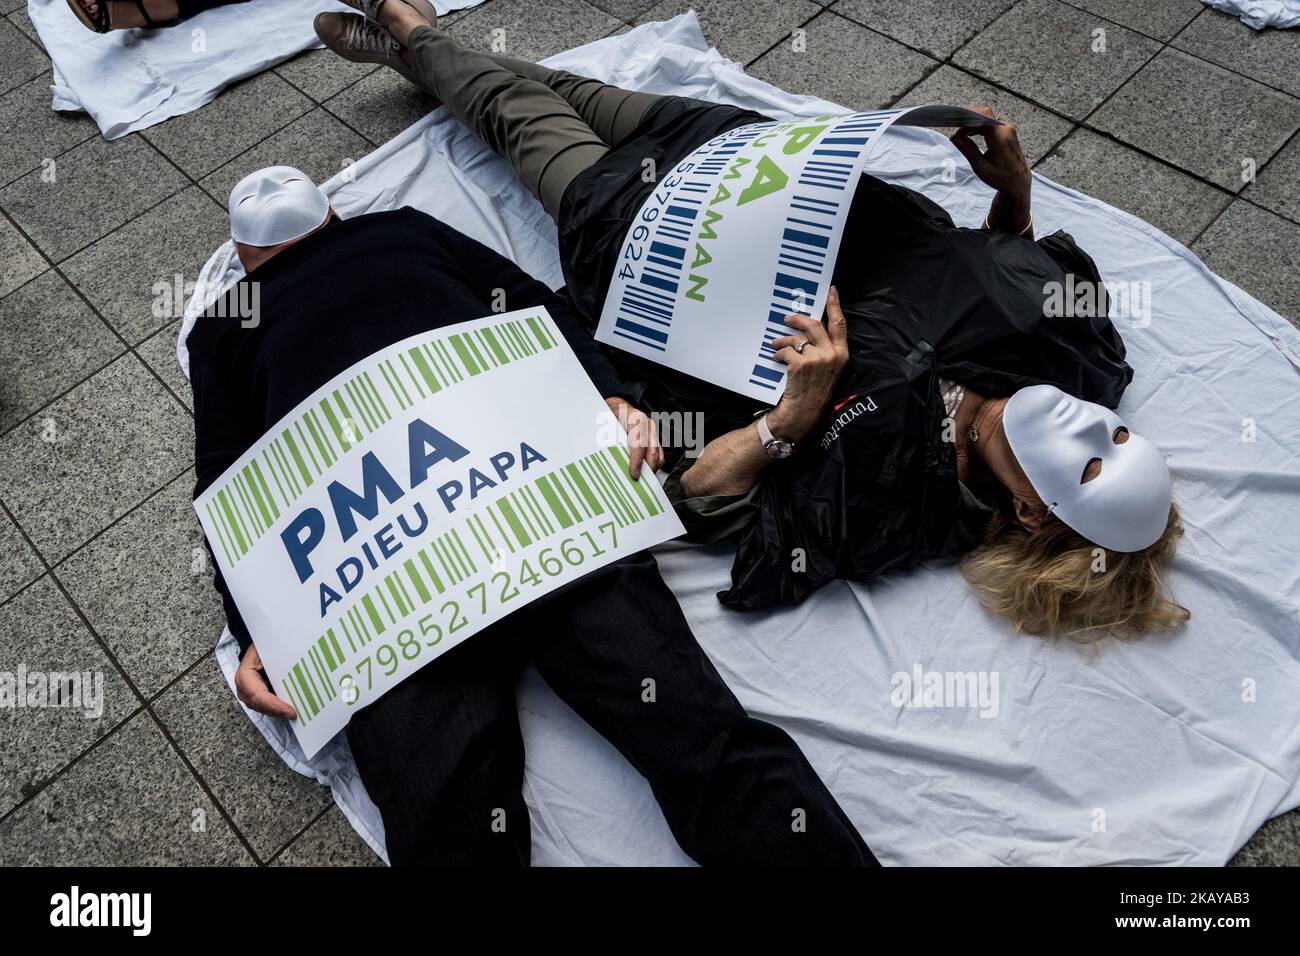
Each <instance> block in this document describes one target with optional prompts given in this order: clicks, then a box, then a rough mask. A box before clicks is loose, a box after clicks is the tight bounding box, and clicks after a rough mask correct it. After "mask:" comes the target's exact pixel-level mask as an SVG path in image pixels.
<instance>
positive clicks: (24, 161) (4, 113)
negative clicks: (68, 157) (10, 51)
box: [0, 71, 99, 184]
mask: <svg viewBox="0 0 1300 956" xmlns="http://www.w3.org/2000/svg"><path fill="white" fill-rule="evenodd" d="M51 76H52V74H51V73H49V72H48V71H46V72H45V73H42V74H41V75H40V76H38V77H36V78H35V79H34V80H29V81H28V82H26V83H24V84H22V85H21V86H19V87H18V88H17V89H14V90H10V91H9V92H8V93H6V94H5V95H4V96H0V129H3V130H4V136H0V184H6V183H10V182H12V181H13V180H15V179H17V178H18V177H19V176H21V175H22V174H23V173H26V172H30V171H31V170H33V169H36V168H37V167H38V166H40V165H41V163H42V161H44V160H46V159H49V158H52V157H55V156H58V155H59V154H60V153H62V152H64V151H65V150H68V149H71V148H72V147H73V146H76V145H77V144H78V143H84V142H85V141H86V140H88V139H90V138H91V137H92V136H96V135H98V133H99V131H98V129H96V127H95V124H94V121H92V120H91V119H90V117H89V116H87V115H86V114H85V113H56V112H54V110H52V109H50V77H51Z"/></svg>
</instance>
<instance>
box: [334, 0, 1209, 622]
mask: <svg viewBox="0 0 1300 956" xmlns="http://www.w3.org/2000/svg"><path fill="white" fill-rule="evenodd" d="M351 5H353V6H357V5H358V4H356V3H354V4H351ZM366 9H367V16H368V17H369V21H363V19H362V18H360V17H355V16H351V15H348V14H321V15H320V16H319V17H318V18H317V20H316V25H317V34H318V35H319V36H320V37H321V39H322V40H323V41H324V42H325V43H326V44H327V45H328V46H330V47H331V48H332V49H334V50H335V52H337V53H339V54H340V55H342V56H345V57H347V58H349V59H354V60H364V61H368V62H379V63H385V64H387V65H389V66H391V67H393V68H394V69H396V70H398V71H399V72H401V73H402V74H403V75H404V76H407V77H408V78H410V79H412V80H413V81H414V82H416V83H418V84H419V85H421V86H422V87H424V88H425V89H426V90H428V91H429V92H430V93H431V94H432V95H434V96H435V97H437V98H438V99H439V100H441V101H442V102H443V103H444V104H445V105H446V106H447V107H448V108H449V109H450V110H451V112H452V114H453V115H454V116H456V118H457V119H459V120H460V121H461V122H463V123H465V124H466V125H467V126H468V127H469V128H470V129H471V130H473V131H474V132H475V133H477V134H478V135H479V136H480V137H481V138H482V139H483V140H484V142H486V143H487V144H488V145H489V146H490V147H491V148H493V149H494V150H496V151H497V152H498V153H500V154H501V155H502V156H504V157H505V158H507V159H508V160H510V162H511V163H512V164H513V165H514V167H515V169H516V171H517V173H518V174H519V176H520V178H521V179H522V181H523V182H524V184H525V185H526V186H527V187H528V188H529V189H530V190H531V191H532V192H533V194H534V195H535V196H537V197H538V199H539V200H540V201H541V202H542V204H543V205H544V206H545V208H546V210H547V211H548V212H549V213H550V214H551V216H552V217H553V218H554V219H555V221H556V223H557V225H558V227H559V238H560V261H561V265H562V267H563V269H564V274H565V278H566V280H567V282H568V289H569V293H570V295H571V296H572V297H573V298H574V301H575V303H576V304H577V306H578V309H579V311H580V312H581V313H582V314H583V316H584V318H585V319H586V320H587V322H588V324H589V325H594V324H595V323H596V322H597V321H598V319H599V316H600V314H601V311H602V306H603V304H604V298H605V295H606V292H607V290H608V288H609V283H610V278H611V277H612V276H613V275H614V272H615V269H616V268H617V265H618V261H619V256H620V254H621V253H622V250H623V247H624V245H625V238H626V236H627V234H628V230H629V229H630V227H631V225H632V223H633V219H634V217H635V216H636V215H637V214H638V212H639V211H640V208H641V206H642V204H643V202H644V201H645V199H646V197H647V196H649V194H650V192H651V191H652V190H653V189H654V188H655V182H654V181H653V179H651V181H649V182H647V181H646V177H644V175H643V173H644V170H645V168H646V164H647V162H653V164H654V167H653V168H655V169H658V170H665V171H667V170H672V169H673V168H674V167H675V166H676V165H677V164H678V163H679V162H680V161H681V160H682V159H683V158H684V157H686V156H687V155H689V154H690V153H691V152H692V151H693V150H694V149H695V148H697V147H698V146H700V145H702V144H703V143H705V142H707V141H709V140H710V139H712V138H713V137H715V136H717V135H718V134H720V133H723V132H725V131H727V130H730V129H734V128H736V127H739V126H743V125H746V124H750V123H758V122H767V121H769V118H768V117H765V116H762V115H760V114H757V113H753V112H750V111H746V110H741V109H737V108H735V107H731V106H723V105H716V104H709V103H704V102H700V101H696V100H690V99H685V98H682V97H672V96H668V97H659V96H651V95H649V94H645V93H639V92H632V91H627V90H620V89H617V88H615V87H612V86H608V85H606V84H603V83H600V82H598V81H596V80H592V79H588V78H583V77H578V76H574V75H572V74H569V73H565V72H563V71H556V70H548V69H545V68H543V67H539V66H537V65H536V64H533V63H527V62H524V61H520V60H513V59H509V58H506V57H500V56H492V55H488V54H482V53H477V52H474V51H471V50H467V49H465V48H464V47H462V46H461V45H460V44H458V43H457V42H456V41H455V40H454V39H453V38H452V37H450V36H448V35H447V34H446V33H444V32H442V31H441V30H439V29H437V24H436V18H433V19H431V18H429V17H428V16H426V15H424V14H422V13H420V12H419V11H417V10H416V9H415V7H414V6H413V5H412V3H411V2H407V0H382V2H378V3H370V4H367V8H366ZM981 109H982V111H983V112H985V113H986V115H989V116H991V115H992V113H991V112H990V111H988V110H987V108H981ZM973 136H982V137H984V139H985V143H986V146H987V151H985V152H981V150H980V149H979V147H978V146H977V145H976V144H975V142H974V141H973V139H972V137H973ZM953 143H954V145H955V146H956V147H957V148H958V149H959V150H960V151H961V153H962V154H963V155H964V156H965V157H966V159H967V160H968V161H969V162H970V164H971V167H972V169H973V170H974V171H975V173H976V174H977V175H978V176H979V178H980V179H982V180H983V181H984V182H985V183H987V184H988V185H989V186H991V187H993V188H994V189H995V190H997V194H996V196H995V198H994V200H993V203H992V206H991V208H990V209H989V213H988V216H987V217H986V219H985V222H984V225H983V227H982V228H981V229H958V228H956V227H955V226H954V224H953V222H952V220H951V218H949V217H948V215H947V214H946V213H945V212H944V211H943V209H942V208H940V207H939V206H938V205H936V204H935V203H933V202H931V201H929V200H927V199H925V198H924V197H923V196H921V195H920V194H918V193H915V192H912V191H910V190H906V189H903V188H901V187H895V186H890V185H888V184H886V183H884V182H882V181H880V180H878V179H875V178H874V177H871V176H868V175H864V176H863V177H862V179H861V182H860V184H859V186H858V188H857V190H856V193H855V195H854V200H853V204H852V206H851V210H850V214H849V218H848V224H847V227H846V230H845V236H844V239H843V242H842V245H841V249H840V253H839V258H838V260H837V262H836V268H835V274H834V280H833V281H834V283H835V286H836V288H837V289H838V293H837V294H833V295H832V296H831V299H830V304H829V306H828V309H827V313H828V317H829V325H828V327H827V326H823V324H822V323H821V322H818V321H817V320H815V319H813V318H810V317H806V316H790V317H788V318H787V320H786V322H787V324H788V325H789V326H790V327H791V331H790V334H789V335H788V336H786V337H784V338H780V339H778V340H777V341H776V342H775V343H774V345H775V348H776V349H777V351H776V355H775V357H776V359H777V360H778V361H780V362H783V363H785V364H786V365H787V366H788V374H787V386H786V390H785V393H784V395H783V397H782V398H781V400H780V402H779V403H778V404H777V405H776V407H775V408H772V409H770V410H768V409H765V408H762V407H757V406H756V403H754V402H753V401H751V400H748V399H743V398H739V397H738V396H737V395H735V394H734V393H731V392H728V391H725V390H723V389H720V388H717V387H714V386H711V385H709V384H707V383H704V382H701V381H699V380H696V379H693V378H690V377H688V376H685V375H682V374H679V373H676V372H674V371H672V370H669V369H666V368H665V367H663V366H659V365H656V364H653V363H648V362H643V361H641V360H639V359H631V358H630V357H628V358H626V359H619V361H622V362H625V367H628V368H629V369H630V372H629V377H633V378H636V379H638V380H639V381H640V383H641V385H642V388H641V390H640V391H639V392H638V395H637V396H636V397H637V398H638V401H640V402H641V404H643V405H644V406H646V407H649V408H652V409H655V410H661V409H672V410H677V411H679V412H683V413H686V414H690V413H694V412H697V411H698V412H701V413H702V414H704V415H705V416H706V438H710V439H711V440H710V441H709V442H708V444H707V445H706V447H705V448H704V450H703V452H702V454H700V456H699V457H698V459H696V460H694V461H692V460H690V459H688V458H685V457H683V458H682V459H680V460H679V461H678V462H677V464H676V467H675V468H674V470H673V473H672V475H671V476H670V478H669V481H668V488H669V492H670V494H671V495H672V497H673V498H674V500H675V503H676V504H677V506H678V511H679V513H681V514H682V517H683V520H684V521H685V522H686V523H687V526H688V528H690V529H691V530H692V532H693V533H694V534H695V535H696V536H697V537H700V538H703V539H706V540H717V539H720V538H724V537H730V538H734V539H736V541H737V543H738V548H737V555H736V562H735V565H734V566H733V568H732V587H731V589H730V590H728V591H725V592H722V593H721V594H720V595H719V597H720V599H721V600H722V601H723V602H724V603H726V604H728V605H730V606H733V607H742V608H755V607H767V606H772V605H776V604H782V603H791V602H796V601H799V600H802V599H803V598H804V597H806V596H807V595H808V594H810V593H811V592H812V591H813V590H815V589H816V588H818V587H820V586H821V585H823V584H825V583H826V582H827V581H829V580H832V579H834V578H837V577H838V578H848V579H851V580H858V581H866V580H870V579H871V578H873V577H874V576H876V575H878V574H880V573H882V572H885V571H890V570H900V569H904V570H905V569H908V568H912V567H915V566H916V565H917V564H919V563H920V562H922V561H924V560H927V559H929V558H933V557H941V556H955V555H963V554H968V555H969V556H968V557H967V560H966V562H965V571H966V574H967V577H968V579H969V580H970V582H971V583H972V585H973V586H974V587H975V589H976V591H977V592H978V594H979V596H980V598H981V599H982V600H983V601H984V603H985V604H986V606H988V607H989V608H990V609H992V610H994V611H996V612H998V613H1001V614H1003V615H1005V616H1006V617H1008V618H1009V619H1010V620H1011V622H1012V623H1013V625H1014V626H1015V627H1017V628H1020V629H1023V630H1026V631H1030V632H1034V633H1046V632H1064V633H1068V634H1071V635H1072V636H1075V637H1076V638H1080V639H1090V638H1096V637H1100V636H1102V635H1104V634H1107V633H1118V632H1124V631H1130V632H1141V631H1145V630H1148V629H1153V628H1171V627H1177V626H1179V625H1180V624H1181V623H1182V622H1184V621H1185V620H1187V618H1188V616H1189V614H1188V611H1187V610H1186V609H1185V608H1183V607H1181V606H1180V605H1178V604H1176V603H1174V602H1173V601H1172V600H1171V599H1170V598H1169V597H1168V596H1166V594H1165V593H1164V585H1163V580H1162V574H1161V569H1162V567H1163V566H1164V565H1165V564H1166V563H1167V562H1168V561H1169V560H1170V559H1171V558H1172V556H1173V553H1174V550H1175V547H1176V544H1177V540H1178V538H1179V537H1180V535H1181V533H1182V526H1181V524H1180V521H1179V517H1178V510H1177V507H1176V506H1175V505H1174V503H1173V498H1172V481H1171V478H1170V475H1169V471H1168V468H1167V466H1166V465H1165V462H1164V458H1163V456H1162V455H1161V453H1160V451H1159V449H1157V448H1156V447H1155V446H1154V445H1153V444H1151V443H1150V442H1149V441H1147V440H1145V439H1143V438H1141V437H1140V436H1138V435H1136V434H1134V433H1132V432H1131V431H1129V429H1128V428H1127V427H1126V426H1125V424H1124V422H1123V420H1122V419H1121V418H1120V417H1119V416H1118V415H1116V414H1115V413H1114V412H1113V411H1112V409H1113V408H1115V407H1116V406H1117V405H1118V404H1119V401H1120V397H1121V396H1122V395H1123V392H1124V389H1125V387H1126V386H1127V385H1128V383H1129V382H1130V381H1131V380H1132V376H1133V371H1132V369H1131V368H1130V367H1129V366H1128V364H1127V363H1126V362H1125V361H1124V355H1125V350H1124V343H1123V342H1122V340H1121V339H1120V336H1119V333H1118V331H1117V330H1116V328H1115V327H1114V325H1113V324H1112V323H1111V321H1110V319H1109V318H1108V317H1107V306H1106V297H1105V289H1104V286H1103V284H1102V281H1101V277H1100V276H1099V275H1098V273H1097V270H1096V266H1095V265H1094V264H1093V262H1092V259H1091V258H1090V257H1089V256H1088V255H1087V254H1086V253H1084V252H1083V250H1081V249H1080V248H1079V247H1078V246H1077V245H1076V244H1075V243H1074V240H1073V239H1072V238H1071V237H1070V236H1069V235H1067V234H1066V233H1064V232H1058V233H1056V234H1055V235H1052V236H1048V237H1046V238H1044V239H1041V240H1039V241H1037V242H1035V241H1034V238H1033V219H1032V216H1031V215H1030V186H1031V181H1032V177H1031V175H1030V172H1029V168H1028V165H1027V163H1026V161H1025V158H1024V154H1023V153H1022V151H1021V149H1020V146H1019V142H1018V140H1017V136H1016V130H1015V127H1014V126H1013V125H1011V124H1002V125H997V126H991V127H980V128H972V129H963V130H959V131H958V132H957V133H956V134H954V136H953ZM721 241H725V236H724V237H723V238H722V240H721ZM1054 289H1060V290H1071V291H1073V290H1082V291H1091V292H1092V299H1091V300H1090V301H1089V300H1088V299H1086V298H1084V299H1081V300H1080V301H1079V302H1076V301H1074V300H1073V299H1072V300H1071V301H1070V302H1068V303H1066V308H1065V309H1064V314H1054V313H1053V310H1052V308H1051V293H1052V290H1054ZM1076 306H1078V307H1077V308H1076Z"/></svg>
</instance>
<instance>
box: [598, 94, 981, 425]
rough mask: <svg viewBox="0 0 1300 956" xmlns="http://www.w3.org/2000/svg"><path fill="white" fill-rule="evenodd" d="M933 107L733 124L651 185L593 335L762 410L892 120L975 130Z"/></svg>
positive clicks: (965, 115)
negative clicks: (789, 320) (782, 353)
mask: <svg viewBox="0 0 1300 956" xmlns="http://www.w3.org/2000/svg"><path fill="white" fill-rule="evenodd" d="M997 122H998V121H997V120H993V119H990V118H988V117H986V116H982V115H981V114H978V113H973V112H971V111H969V110H963V109H957V108H954V107H945V106H925V107H912V108H909V109H893V110H878V111H875V112H870V113H853V114H849V115H845V116H824V117H818V118H815V119H800V120H794V121H791V122H784V123H778V122H775V121H772V122H766V123H755V124H752V125H749V126H741V127H738V128H736V129H733V130H729V131H728V132H725V133H722V134H720V135H719V136H716V137H714V138H713V139H711V140H710V141H709V142H707V143H705V144H704V145H703V146H701V147H699V148H698V149H696V150H695V151H694V152H693V153H691V154H690V155H689V156H687V157H686V158H685V159H683V160H682V161H681V162H680V163H678V164H677V165H676V166H675V167H673V169H672V170H670V171H669V172H668V173H667V174H666V175H665V176H664V177H663V178H662V179H661V180H660V181H659V182H658V183H657V184H656V186H655V188H654V190H653V191H652V192H651V194H650V196H649V197H648V198H647V199H646V201H645V203H644V204H643V205H642V206H641V209H640V210H639V211H638V213H637V215H636V217H635V218H634V219H633V222H632V226H631V228H630V229H629V231H628V234H627V236H626V237H625V239H624V244H623V250H622V253H621V255H620V256H619V260H618V266H617V267H616V269H615V272H614V276H613V278H612V280H611V281H610V286H609V292H608V294H607V295H606V297H605V304H604V307H603V310H602V312H601V317H600V324H599V327H598V328H597V332H596V338H597V339H598V340H599V341H601V342H604V343H606V344H608V345H612V346H616V347H618V348H620V349H623V350H625V351H628V352H631V353H632V354H634V355H639V356H641V357H643V358H647V359H650V360H652V361H655V362H658V363H660V364H662V365H667V366H669V367H671V368H675V369H677V370H679V371H682V372H686V373H687V374H689V375H693V376H695V377H696V378H700V379H703V380H704V381H707V382H712V383H713V384H715V385H720V386H722V387H723V388H727V389H730V390H732V391H735V392H739V393H740V394H742V395H747V396H749V397H751V398H755V399H759V400H760V401H763V402H766V403H768V404H775V403H776V401H777V400H778V399H779V398H780V397H781V393H782V392H783V391H784V389H785V365H784V364H782V363H781V362H779V361H776V360H775V359H774V358H773V355H774V352H773V349H772V342H773V340H774V339H777V338H780V337H781V336H784V335H789V334H791V332H792V331H793V330H792V329H791V328H790V326H788V325H786V324H785V317H786V316H787V315H789V314H791V313H793V312H799V313H803V314H805V315H821V313H822V310H823V309H824V308H825V305H826V296H827V293H828V292H829V289H830V280H831V276H832V274H833V272H834V267H835V257H836V253H837V252H838V250H839V245H840V239H841V237H842V236H843V234H844V224H845V222H846V220H847V218H848V214H849V206H850V204H851V202H852V200H853V194H854V192H855V190H856V189H857V184H858V178H859V176H860V174H861V173H862V169H863V166H864V165H865V164H866V161H867V159H868V157H869V156H870V153H871V151H872V149H873V148H874V147H875V146H876V144H877V143H878V142H879V141H880V139H881V138H882V137H883V136H884V134H885V132H886V131H887V130H888V129H889V127H890V126H891V125H894V124H899V125H912V126H987V125H996V124H997Z"/></svg>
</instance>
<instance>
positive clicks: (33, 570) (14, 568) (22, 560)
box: [0, 511, 44, 603]
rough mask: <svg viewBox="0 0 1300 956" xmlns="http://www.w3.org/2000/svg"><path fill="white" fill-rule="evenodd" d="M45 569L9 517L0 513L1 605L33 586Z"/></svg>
mask: <svg viewBox="0 0 1300 956" xmlns="http://www.w3.org/2000/svg"><path fill="white" fill-rule="evenodd" d="M43 570H44V568H43V567H42V565H41V561H40V559H39V558H38V557H36V552H35V551H33V550H32V548H31V545H29V544H28V543H27V540H26V539H25V538H24V537H23V536H22V534H21V533H20V532H19V530H18V527H17V526H16V525H15V524H14V523H13V522H12V521H10V520H9V516H8V515H7V514H5V513H4V512H3V511H0V603H3V602H5V601H8V600H9V599H10V598H11V597H13V596H14V595H15V594H17V593H18V592H19V591H21V590H22V589H23V588H24V587H26V586H27V585H28V584H31V583H32V582H33V581H35V580H36V579H37V578H38V577H40V575H41V572H42V571H43Z"/></svg>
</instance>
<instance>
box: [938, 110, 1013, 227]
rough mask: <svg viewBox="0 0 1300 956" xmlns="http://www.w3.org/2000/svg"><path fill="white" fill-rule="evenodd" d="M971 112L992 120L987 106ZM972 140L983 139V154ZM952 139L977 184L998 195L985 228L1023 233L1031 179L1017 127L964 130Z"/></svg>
mask: <svg viewBox="0 0 1300 956" xmlns="http://www.w3.org/2000/svg"><path fill="white" fill-rule="evenodd" d="M971 109H972V110H973V111H974V112H976V113H980V114H982V115H984V116H988V117H990V118H992V117H993V111H992V110H991V109H989V108H988V107H987V106H973V107H971ZM973 136H982V137H983V138H984V145H985V147H987V148H986V149H985V150H984V151H982V152H981V150H980V148H979V145H978V144H977V143H976V142H975V140H974V139H972V138H971V137H973ZM951 139H952V144H953V145H954V146H956V147H957V149H958V150H959V151H960V152H961V154H962V155H963V156H965V157H966V161H967V162H968V163H970V168H971V170H972V171H974V173H975V175H976V176H978V177H979V178H980V181H981V182H983V183H984V184H985V185H986V186H992V187H993V188H994V189H996V190H997V191H998V194H997V196H995V197H994V198H993V205H992V207H991V208H990V209H989V218H988V225H989V226H990V227H992V228H994V229H1000V230H1003V231H1005V232H1016V233H1020V232H1024V231H1025V230H1026V227H1027V226H1028V225H1029V223H1030V217H1029V194H1030V190H1031V189H1032V187H1033V182H1034V177H1033V173H1031V172H1030V171H1029V161H1028V160H1027V159H1026V158H1025V151H1024V150H1023V149H1021V147H1020V138H1019V136H1017V134H1016V125H1015V124H1014V123H1003V124H1002V125H1001V126H963V127H962V128H961V129H959V130H957V131H956V132H955V133H953V134H952V137H951Z"/></svg>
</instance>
